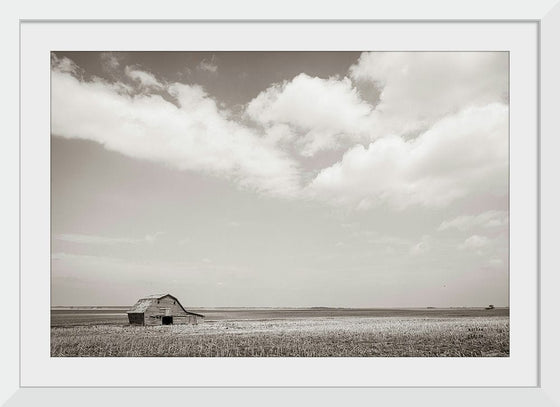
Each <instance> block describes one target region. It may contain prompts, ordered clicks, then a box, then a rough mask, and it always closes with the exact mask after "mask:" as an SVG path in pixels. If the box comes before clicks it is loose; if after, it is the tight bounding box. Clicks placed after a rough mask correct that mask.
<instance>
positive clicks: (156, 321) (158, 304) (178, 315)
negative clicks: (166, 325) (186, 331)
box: [144, 296, 198, 325]
mask: <svg viewBox="0 0 560 407" xmlns="http://www.w3.org/2000/svg"><path fill="white" fill-rule="evenodd" d="M162 316H172V317H173V324H197V323H198V317H197V316H196V315H190V314H187V313H186V312H185V311H183V309H182V308H181V306H180V305H179V303H178V301H176V300H175V299H173V298H172V297H170V296H166V297H163V298H161V299H159V300H157V299H154V300H152V303H151V304H150V306H149V307H148V308H147V309H146V311H145V312H144V324H145V325H161V324H162V321H161V317H162Z"/></svg>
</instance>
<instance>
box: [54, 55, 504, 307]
mask: <svg viewBox="0 0 560 407" xmlns="http://www.w3.org/2000/svg"><path fill="white" fill-rule="evenodd" d="M508 70H509V67H508V54H507V53H504V52H53V53H52V54H51V215H52V236H51V242H52V245H51V246H52V256H51V303H52V305H53V306H57V305H131V304H133V303H134V302H135V301H136V300H137V299H138V298H141V297H144V296H146V295H150V294H155V293H170V294H173V295H174V296H176V297H177V298H179V299H180V301H181V303H182V304H183V305H184V306H186V307H189V306H191V307H228V306H229V307H243V306H245V307H311V306H328V307H427V306H433V307H449V306H486V305H488V304H494V305H496V306H508V305H509V302H508V301H509V300H508V268H509V265H508V257H509V256H508V250H509V249H508V245H509V243H508V230H509V224H508V218H509V216H508V215H509V213H508V201H509V195H508V185H509V180H508V167H509V157H508V149H509V145H508V125H509V124H508V109H509V107H508V106H509V94H508V81H509V76H508Z"/></svg>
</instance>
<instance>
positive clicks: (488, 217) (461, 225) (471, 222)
mask: <svg viewBox="0 0 560 407" xmlns="http://www.w3.org/2000/svg"><path fill="white" fill-rule="evenodd" d="M507 223H508V215H507V212H504V211H487V212H483V213H480V214H478V215H461V216H458V217H456V218H453V219H451V220H446V221H443V222H442V223H441V224H440V225H439V227H438V230H439V231H444V230H450V229H457V230H459V231H462V232H464V231H467V230H471V229H474V228H495V227H499V226H505V225H507Z"/></svg>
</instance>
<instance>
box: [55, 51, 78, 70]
mask: <svg viewBox="0 0 560 407" xmlns="http://www.w3.org/2000/svg"><path fill="white" fill-rule="evenodd" d="M51 68H52V69H53V70H57V71H58V72H66V73H71V74H77V73H78V71H79V70H80V68H79V67H78V65H76V64H75V63H74V61H72V60H71V59H69V58H66V57H62V58H59V57H57V56H56V54H51Z"/></svg>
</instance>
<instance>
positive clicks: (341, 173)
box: [307, 103, 508, 209]
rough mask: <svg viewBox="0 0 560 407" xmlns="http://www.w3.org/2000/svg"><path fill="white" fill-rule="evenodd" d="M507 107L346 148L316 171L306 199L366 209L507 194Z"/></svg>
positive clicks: (469, 113)
mask: <svg viewBox="0 0 560 407" xmlns="http://www.w3.org/2000/svg"><path fill="white" fill-rule="evenodd" d="M507 143H508V108H507V106H505V105H502V104H497V103H496V104H491V105H488V106H485V107H477V108H467V109H465V110H464V111H462V112H460V113H458V114H456V115H452V116H449V117H446V118H444V119H442V120H441V121H439V122H437V123H436V124H435V125H434V126H433V127H432V128H431V129H430V130H428V131H426V132H424V133H423V134H421V135H420V136H418V137H417V138H415V139H411V140H406V139H404V138H403V137H399V136H387V137H383V138H381V139H379V140H377V141H375V142H373V143H371V144H370V145H369V146H368V147H363V146H361V145H358V146H355V147H353V148H351V149H350V150H348V151H347V152H346V153H345V154H344V156H343V157H342V159H341V160H340V161H339V162H338V163H336V164H334V165H332V166H331V167H328V168H325V169H323V170H322V171H320V172H319V174H318V175H317V177H316V178H315V179H314V180H313V181H312V183H311V184H310V186H309V187H308V190H307V193H308V194H309V196H311V197H315V198H318V199H326V200H328V201H330V202H334V203H338V204H346V205H352V206H354V207H357V208H369V207H371V206H373V205H376V204H380V203H387V204H390V205H392V206H395V207H397V208H401V209H402V208H405V207H408V206H410V205H423V206H427V207H441V206H445V205H448V204H449V203H451V202H453V201H455V200H457V199H459V198H461V197H464V196H467V195H470V194H497V195H503V194H505V193H507V170H508V148H507V145H508V144H507Z"/></svg>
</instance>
